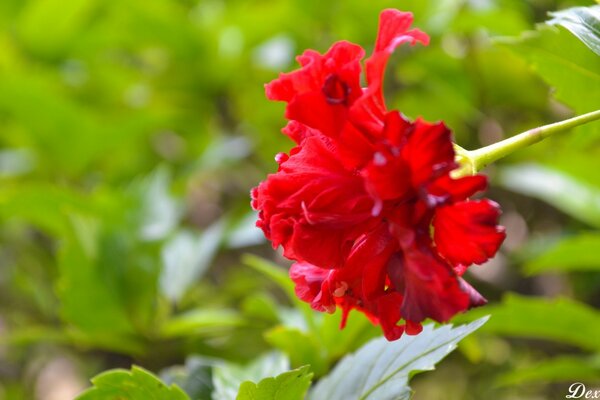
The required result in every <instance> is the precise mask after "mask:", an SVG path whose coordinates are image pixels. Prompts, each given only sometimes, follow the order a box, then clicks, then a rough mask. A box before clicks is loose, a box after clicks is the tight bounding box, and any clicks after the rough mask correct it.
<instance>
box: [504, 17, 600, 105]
mask: <svg viewBox="0 0 600 400" xmlns="http://www.w3.org/2000/svg"><path fill="white" fill-rule="evenodd" d="M503 42H504V43H507V44H509V45H510V46H508V48H509V49H511V50H513V51H515V52H516V53H517V54H519V55H520V56H521V57H523V58H525V59H526V60H528V62H529V63H530V64H531V65H532V67H533V68H534V69H535V70H536V71H537V72H538V73H539V74H540V76H541V77H542V78H543V79H544V80H545V81H546V82H547V83H548V84H549V85H550V86H552V87H554V88H555V89H556V92H555V96H556V98H557V99H558V100H560V101H562V102H564V103H565V104H567V105H569V106H571V107H573V109H574V110H575V111H576V112H577V113H584V112H588V111H593V110H596V109H598V106H599V105H600V99H599V98H598V95H597V93H600V57H598V56H597V55H596V54H594V53H593V52H592V51H590V49H588V48H587V47H586V46H585V45H584V44H583V43H581V41H579V40H577V38H575V37H573V35H571V34H569V33H568V32H566V31H563V30H560V29H556V28H553V29H552V28H544V29H540V30H539V31H538V32H536V33H531V32H530V33H528V34H524V35H522V36H521V38H520V39H518V40H504V41H503Z"/></svg>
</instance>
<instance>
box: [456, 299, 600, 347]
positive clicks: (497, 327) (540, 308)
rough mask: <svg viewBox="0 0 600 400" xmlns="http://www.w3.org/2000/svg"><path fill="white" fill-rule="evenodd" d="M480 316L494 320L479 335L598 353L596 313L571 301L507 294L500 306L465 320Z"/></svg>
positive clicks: (598, 320)
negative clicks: (549, 342)
mask: <svg viewBox="0 0 600 400" xmlns="http://www.w3.org/2000/svg"><path fill="white" fill-rule="evenodd" d="M483 313H485V314H488V313H489V314H492V315H493V316H494V318H492V319H491V320H490V322H489V323H487V324H486V325H485V327H484V328H483V329H482V330H481V332H490V333H495V334H501V335H509V336H517V337H531V338H536V339H547V340H553V341H557V342H561V343H566V344H570V345H573V346H578V347H580V348H582V349H586V350H593V351H598V350H600V341H598V332H600V312H598V310H596V309H594V308H592V307H590V306H588V305H586V304H582V303H579V302H576V301H574V300H570V299H566V298H558V299H546V298H539V297H527V296H520V295H517V294H514V293H511V294H508V295H506V296H505V297H504V298H503V300H502V303H500V304H498V305H493V306H487V307H485V309H484V310H472V311H470V312H469V313H468V314H466V316H470V317H475V318H476V317H477V316H480V315H481V314H483Z"/></svg>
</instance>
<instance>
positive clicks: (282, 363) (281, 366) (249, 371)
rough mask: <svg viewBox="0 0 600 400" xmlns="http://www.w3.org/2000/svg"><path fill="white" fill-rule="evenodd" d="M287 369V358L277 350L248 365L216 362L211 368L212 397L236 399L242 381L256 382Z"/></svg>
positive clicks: (227, 399) (225, 399)
mask: <svg viewBox="0 0 600 400" xmlns="http://www.w3.org/2000/svg"><path fill="white" fill-rule="evenodd" d="M289 369H290V367H289V361H288V359H287V358H286V357H285V356H284V355H283V354H282V353H278V352H272V353H268V354H265V355H263V356H262V357H259V358H257V359H256V360H254V361H253V362H252V363H250V364H249V365H244V366H241V365H236V364H229V363H222V364H218V365H216V366H215V367H214V368H213V385H214V388H215V390H214V392H213V399H219V400H236V398H237V394H238V392H239V389H240V385H241V384H242V382H245V381H248V380H250V381H253V382H257V381H260V380H262V379H264V378H268V377H270V376H276V375H279V374H282V373H284V372H286V371H288V370H289Z"/></svg>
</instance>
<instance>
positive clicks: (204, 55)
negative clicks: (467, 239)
mask: <svg viewBox="0 0 600 400" xmlns="http://www.w3.org/2000/svg"><path fill="white" fill-rule="evenodd" d="M592 4H593V2H592V1H583V0H582V1H551V0H535V1H520V0H419V1H408V0H397V1H384V0H370V1H362V0H345V1H341V0H332V1H323V0H281V1H259V0H255V1H251V0H245V1H242V0H227V1H225V0H200V1H196V0H194V1H192V0H149V1H145V2H141V1H137V0H121V1H118V2H111V1H103V0H28V1H23V0H2V1H0V147H1V150H0V399H2V400H4V399H44V400H62V399H71V398H73V396H74V395H75V394H76V393H78V392H79V391H81V390H82V389H83V388H85V387H87V386H88V385H89V383H88V381H89V379H90V378H91V377H92V376H94V375H96V374H97V373H99V372H101V371H103V370H106V369H109V368H115V367H125V368H129V366H130V365H131V364H132V363H135V364H138V365H141V366H143V367H145V368H147V369H149V370H151V371H154V372H156V373H161V374H162V376H163V378H164V379H165V380H169V381H173V380H174V381H178V382H180V383H181V384H182V385H183V386H186V385H187V389H189V390H190V391H193V390H194V389H193V388H192V386H193V385H192V384H191V383H190V382H186V381H185V379H186V378H185V376H186V375H185V374H186V373H187V372H189V370H190V369H193V366H194V365H197V364H194V361H198V360H199V359H201V358H198V356H202V357H217V358H220V359H224V360H228V361H229V362H231V363H241V364H243V363H247V362H249V361H250V360H253V359H255V358H256V357H257V356H258V355H260V354H261V353H263V352H265V351H268V350H270V349H279V350H282V351H283V352H285V353H287V354H288V356H289V357H290V359H291V363H292V366H299V365H304V364H307V363H310V364H311V365H312V367H313V371H314V372H315V373H316V375H317V377H318V376H320V375H322V374H324V373H325V372H326V371H328V370H329V369H330V368H331V366H332V365H333V364H334V363H335V362H336V361H337V360H338V359H339V358H340V357H341V356H343V355H344V354H346V353H347V352H349V351H352V350H354V349H356V348H358V347H359V346H360V345H361V344H363V343H364V342H365V341H366V340H368V339H369V338H371V337H374V336H378V335H379V332H378V330H377V329H376V328H374V327H372V326H371V325H370V324H369V323H368V322H366V321H365V320H364V318H363V317H362V316H361V315H355V316H354V317H353V318H351V321H350V325H349V327H348V329H346V330H345V331H342V332H339V331H338V330H337V323H338V321H339V315H334V316H326V317H323V316H318V317H315V318H317V319H318V321H319V324H320V325H319V329H317V330H315V329H312V330H310V329H307V328H306V327H305V326H303V325H302V324H301V323H299V322H298V321H299V319H298V314H299V313H300V314H301V312H300V311H298V310H299V309H298V306H297V305H296V306H294V305H293V303H291V302H290V301H289V300H288V298H287V297H286V295H285V294H284V291H283V290H282V289H281V287H280V286H282V285H283V286H285V285H286V283H285V279H284V282H280V283H279V284H278V283H277V279H279V278H281V276H284V275H285V269H284V268H285V267H286V266H287V265H288V263H287V262H286V261H285V260H284V259H283V258H281V256H280V255H278V253H277V252H275V251H273V250H272V249H271V248H270V246H269V245H268V244H267V243H265V241H264V238H263V237H262V235H261V233H260V232H259V231H258V230H257V229H256V228H254V220H255V215H254V214H253V212H252V211H251V210H250V207H249V190H250V189H251V188H252V187H253V186H255V185H257V183H258V182H259V181H261V180H262V179H264V178H265V176H266V174H267V173H269V172H274V171H275V170H276V163H275V162H274V159H273V157H274V155H275V154H276V153H278V152H281V151H287V150H288V149H289V148H290V147H291V142H290V141H289V140H288V139H287V138H286V137H284V135H282V134H280V133H279V131H280V129H281V127H282V126H283V125H284V124H285V120H284V118H283V111H284V105H283V104H280V103H279V104H278V103H271V102H268V101H267V100H266V98H265V96H264V89H263V85H264V83H266V82H268V81H270V80H272V79H274V78H275V77H276V76H277V74H278V73H279V72H281V71H289V70H291V69H294V68H296V64H295V62H294V56H295V55H297V54H299V53H300V52H302V51H303V50H304V49H306V48H313V49H316V50H319V51H326V50H327V48H328V47H329V45H330V44H331V43H333V42H334V41H336V40H341V39H346V40H350V41H353V42H356V43H359V44H361V45H363V46H364V47H365V48H366V49H367V52H369V51H370V50H371V49H372V46H373V43H374V39H375V34H376V28H377V19H378V14H379V12H380V11H381V10H382V9H383V8H386V7H394V8H399V9H402V10H407V11H412V12H413V13H414V14H415V25H416V26H417V27H419V28H421V29H423V30H425V31H426V32H428V33H429V34H430V35H431V38H432V41H431V44H430V46H428V47H423V46H420V47H415V48H408V47H407V48H402V49H399V51H397V53H396V55H394V57H393V58H392V60H391V64H390V67H389V69H388V74H387V77H386V97H387V99H388V105H389V107H390V108H397V109H399V110H401V111H402V112H403V113H404V114H406V115H408V116H410V117H412V118H415V117H418V116H423V117H425V118H426V119H428V120H432V121H435V120H444V121H446V123H447V124H448V125H449V126H450V127H451V128H452V129H453V131H454V133H455V137H456V141H457V143H459V144H460V145H461V146H463V147H465V148H469V149H471V148H476V147H480V146H482V145H486V144H490V143H493V142H495V141H497V140H500V139H502V138H503V137H507V136H510V135H512V134H515V133H517V132H520V131H522V130H525V129H527V128H531V127H535V126H539V125H542V124H546V123H550V122H553V121H556V120H559V119H563V118H567V117H570V116H572V115H575V114H580V113H583V112H586V111H591V110H594V109H598V108H600V61H599V60H600V57H598V56H597V55H596V54H594V53H593V52H592V51H591V50H589V49H588V48H587V47H585V46H584V45H583V44H582V43H581V42H580V41H579V40H578V39H576V38H575V36H573V35H572V34H571V33H569V32H568V31H566V30H564V29H562V28H548V27H538V29H537V33H532V32H529V33H528V34H524V33H523V32H525V31H536V24H538V23H541V22H543V21H546V20H547V19H548V15H547V12H548V11H553V10H559V9H563V8H566V7H570V6H584V5H585V6H589V5H592ZM599 125H600V124H599V123H596V124H595V125H589V126H586V127H583V128H579V129H576V130H575V131H573V132H570V133H565V134H563V135H560V137H557V138H552V139H551V140H548V141H546V142H545V143H542V144H539V145H536V146H535V147H532V148H530V149H527V150H523V151H520V152H519V153H517V154H515V155H514V156H511V157H510V158H509V159H507V160H503V161H501V162H500V163H498V164H497V165H495V166H492V167H490V168H488V170H487V171H486V172H487V173H488V174H489V175H490V177H491V189H490V190H489V192H488V197H490V198H492V199H495V200H496V201H498V202H499V203H500V204H501V205H502V207H503V210H504V214H503V216H502V223H503V224H504V225H506V227H507V232H508V238H507V240H506V242H505V243H504V245H503V248H502V250H501V252H500V254H499V255H498V256H497V257H496V258H495V259H494V260H493V261H491V262H489V263H488V264H486V265H484V266H479V267H474V268H472V273H471V274H470V275H469V277H468V279H469V280H470V281H471V282H472V283H473V284H474V286H476V287H477V288H479V289H480V291H481V292H482V293H483V294H484V295H485V296H486V297H487V298H488V299H489V300H490V303H491V305H490V306H487V307H485V308H483V309H480V310H476V311H475V312H470V313H468V314H467V315H465V316H461V317H459V321H463V320H467V319H472V318H475V317H476V316H479V315H485V314H491V315H492V318H491V320H490V321H489V322H488V324H486V326H485V327H484V328H482V329H481V330H480V331H479V332H477V333H476V334H474V335H473V336H471V337H469V338H467V339H466V340H465V341H464V342H463V343H461V345H460V347H459V350H458V351H456V352H454V353H453V354H452V355H451V356H449V357H448V358H447V359H446V360H444V361H443V362H442V363H441V364H440V365H439V366H438V369H437V370H436V371H434V372H429V373H424V374H422V375H418V376H417V377H416V378H415V379H414V380H413V387H414V389H416V395H415V399H438V398H440V399H441V398H445V399H482V398H494V399H546V398H564V395H566V394H567V387H568V385H569V384H570V383H572V382H574V381H581V382H586V383H588V385H589V386H594V385H595V386H600V312H599V311H598V310H597V308H598V307H599V306H600V273H598V271H599V270H600V233H599V232H598V228H600V177H599V175H598V171H599V169H600V126H599ZM245 254H246V255H245ZM247 254H254V255H255V256H254V257H253V256H248V255H247ZM256 256H261V257H264V258H267V259H271V260H272V261H273V262H274V263H275V264H278V265H280V266H281V267H282V269H281V270H277V269H274V268H275V267H273V265H271V264H267V263H266V261H264V260H261V259H258V258H256ZM276 272H281V274H277V273H276ZM269 275H270V276H269ZM302 312H306V311H305V310H304V311H302ZM186 360H187V367H186V366H184V365H185V363H186ZM174 365H180V367H172V366H174ZM186 371H187V372H186ZM178 379H179V380H178ZM198 396H200V395H198ZM198 398H201V397H198Z"/></svg>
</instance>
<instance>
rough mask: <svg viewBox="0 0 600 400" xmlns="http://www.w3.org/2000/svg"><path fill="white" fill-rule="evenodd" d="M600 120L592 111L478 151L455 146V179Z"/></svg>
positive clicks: (473, 173)
mask: <svg viewBox="0 0 600 400" xmlns="http://www.w3.org/2000/svg"><path fill="white" fill-rule="evenodd" d="M599 119H600V110H596V111H592V112H589V113H587V114H583V115H579V116H577V117H573V118H569V119H566V120H564V121H559V122H555V123H553V124H549V125H544V126H540V127H537V128H533V129H530V130H527V131H525V132H522V133H519V134H517V135H515V136H513V137H510V138H508V139H504V140H502V141H500V142H498V143H494V144H491V145H489V146H485V147H482V148H480V149H477V150H465V149H463V148H462V147H460V146H458V145H455V146H454V150H455V152H456V161H457V162H458V163H459V165H460V167H459V168H458V169H457V170H455V171H454V172H453V174H452V175H453V177H454V178H458V177H461V176H468V175H475V174H476V173H477V172H479V171H481V170H482V169H483V168H485V167H486V166H488V165H489V164H491V163H493V162H495V161H498V160H499V159H501V158H503V157H506V156H507V155H509V154H511V153H513V152H515V151H516V150H520V149H522V148H525V147H527V146H530V145H532V144H534V143H537V142H539V141H541V140H543V139H545V138H547V137H549V136H552V135H553V134H555V133H558V132H562V131H565V130H568V129H571V128H574V127H576V126H579V125H583V124H586V123H588V122H592V121H596V120H599Z"/></svg>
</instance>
